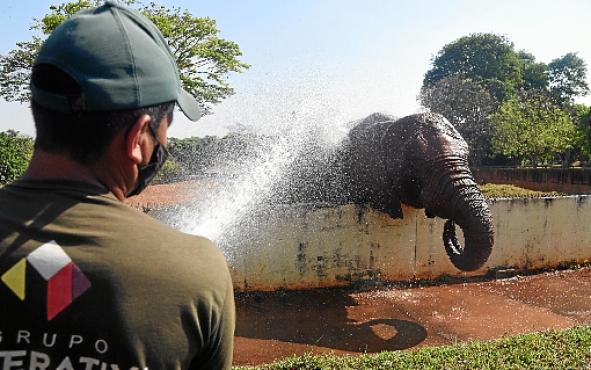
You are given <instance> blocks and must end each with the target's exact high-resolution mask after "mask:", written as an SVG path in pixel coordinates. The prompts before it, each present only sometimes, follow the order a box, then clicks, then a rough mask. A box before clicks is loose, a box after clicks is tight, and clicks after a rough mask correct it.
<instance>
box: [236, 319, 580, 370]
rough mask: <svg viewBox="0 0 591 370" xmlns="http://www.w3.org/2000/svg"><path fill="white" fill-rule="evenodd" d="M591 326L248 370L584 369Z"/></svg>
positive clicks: (310, 359)
mask: <svg viewBox="0 0 591 370" xmlns="http://www.w3.org/2000/svg"><path fill="white" fill-rule="evenodd" d="M589 368H591V327H576V328H572V329H567V330H563V331H547V332H543V333H535V334H523V335H517V336H511V337H507V338H504V339H500V340H496V341H490V342H470V343H466V344H459V345H454V346H445V347H428V348H423V349H419V350H416V351H394V352H381V353H379V354H372V355H360V356H336V355H319V356H313V355H310V354H306V355H303V356H298V357H290V358H287V359H285V360H282V361H279V362H276V363H273V364H270V365H262V366H257V367H236V368H235V369H237V370H239V369H242V370H244V369H254V370H288V369H289V370H291V369H304V370H323V369H327V370H328V369H330V370H332V369H339V370H340V369H345V370H347V369H351V370H352V369H372V370H374V369H375V370H382V369H383V370H386V369H413V370H414V369H452V370H454V369H589Z"/></svg>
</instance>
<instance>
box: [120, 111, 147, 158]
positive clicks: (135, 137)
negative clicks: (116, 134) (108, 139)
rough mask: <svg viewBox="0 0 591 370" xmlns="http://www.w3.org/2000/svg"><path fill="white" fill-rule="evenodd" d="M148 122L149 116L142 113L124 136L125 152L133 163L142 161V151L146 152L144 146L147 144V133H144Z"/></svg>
mask: <svg viewBox="0 0 591 370" xmlns="http://www.w3.org/2000/svg"><path fill="white" fill-rule="evenodd" d="M148 124H150V116H149V115H147V114H142V115H141V116H140V117H139V118H138V119H137V121H135V123H134V124H133V126H131V129H130V130H129V132H128V133H127V137H126V138H125V144H126V148H125V149H126V153H127V156H128V157H129V159H131V160H132V161H133V162H134V163H136V164H140V163H143V162H145V161H144V153H146V149H145V146H146V144H147V140H148V139H149V138H148V135H144V134H145V133H146V131H147V130H148Z"/></svg>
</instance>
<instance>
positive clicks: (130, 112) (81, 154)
mask: <svg viewBox="0 0 591 370" xmlns="http://www.w3.org/2000/svg"><path fill="white" fill-rule="evenodd" d="M31 83H32V84H34V85H35V87H37V88H40V89H43V90H45V91H48V92H52V93H57V94H61V95H64V96H67V97H68V98H71V99H73V100H75V99H76V97H79V96H80V94H81V90H80V86H79V85H78V83H77V82H76V81H75V80H74V79H73V78H72V77H70V76H69V75H68V74H67V73H65V72H64V71H62V70H60V69H59V68H57V67H55V66H52V65H50V64H39V65H36V66H35V67H34V68H33V73H32V76H31ZM174 106H175V102H174V101H172V102H166V103H162V104H157V105H152V106H147V107H141V108H136V109H127V110H113V111H99V112H87V111H72V112H68V113H65V112H58V111H55V110H52V109H48V108H45V107H43V106H41V105H39V104H38V103H36V102H35V101H32V104H31V110H32V112H33V119H34V121H35V128H36V131H37V136H36V138H35V148H36V149H40V150H43V151H46V152H49V153H62V154H66V155H68V156H69V157H70V158H71V159H73V160H75V161H77V162H79V163H81V164H85V165H89V164H92V163H94V162H96V161H97V160H98V159H99V158H100V157H101V155H102V154H103V153H104V151H105V149H106V147H107V146H108V144H109V143H110V142H111V141H112V140H113V138H114V137H115V135H116V134H117V133H119V132H120V131H122V130H125V129H129V128H130V127H131V126H132V125H133V124H134V123H135V122H137V119H138V118H139V117H140V116H141V115H143V114H147V115H149V116H150V117H151V121H150V124H151V125H152V128H153V129H154V130H157V129H158V125H159V124H160V122H161V121H162V119H163V118H164V117H165V116H168V117H169V120H170V121H172V114H173V111H174Z"/></svg>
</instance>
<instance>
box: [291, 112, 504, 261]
mask: <svg viewBox="0 0 591 370" xmlns="http://www.w3.org/2000/svg"><path fill="white" fill-rule="evenodd" d="M294 169H297V173H296V172H294V173H292V176H290V178H291V179H292V180H291V183H290V184H283V185H282V186H284V188H287V189H290V191H289V194H286V193H283V194H281V196H280V197H281V198H282V199H283V201H289V202H299V203H301V202H305V203H330V204H345V203H350V202H354V203H357V204H367V205H369V206H371V207H372V208H374V209H376V210H379V211H382V212H385V213H387V214H389V215H390V216H391V217H393V218H402V217H403V214H402V209H401V203H404V204H407V205H410V206H412V207H415V208H425V213H426V214H427V216H428V217H435V216H437V217H441V218H444V219H448V221H447V222H446V224H445V227H444V233H443V242H444V246H445V250H446V252H447V254H448V256H449V258H450V260H451V262H452V263H453V264H454V265H455V266H456V267H457V268H458V269H460V270H463V271H472V270H476V269H478V268H480V267H481V266H482V265H483V264H484V263H485V262H486V260H487V259H488V257H489V256H490V253H491V251H492V246H493V243H494V227H493V220H492V215H491V212H490V210H489V208H488V205H487V204H486V201H485V200H484V197H483V196H482V193H481V192H480V190H479V188H478V186H477V184H476V182H475V181H474V178H473V177H472V173H471V172H470V169H469V168H468V145H467V144H466V141H465V140H464V139H463V138H462V137H461V136H460V134H459V133H458V132H457V131H456V129H455V128H454V127H453V126H452V125H451V124H450V123H449V122H448V121H447V120H446V119H445V118H444V117H443V116H441V115H437V114H432V113H422V114H415V115H411V116H407V117H404V118H402V119H399V120H396V119H395V118H393V117H391V116H387V115H384V114H380V113H374V114H372V115H370V116H368V117H366V118H364V119H362V120H360V121H358V122H357V123H356V125H355V126H354V127H353V128H352V129H351V131H350V133H349V136H348V140H347V141H346V142H345V143H344V145H343V146H342V147H341V148H340V149H339V151H338V152H335V153H332V154H331V155H328V156H325V158H323V160H322V164H320V163H316V164H315V165H310V163H306V165H304V166H302V165H301V163H300V164H296V165H295V166H294ZM285 185H287V187H285ZM455 223H457V224H458V225H459V226H460V227H461V228H462V231H463V232H464V238H465V246H464V247H463V248H462V247H461V246H460V245H459V243H458V241H457V239H456V236H455Z"/></svg>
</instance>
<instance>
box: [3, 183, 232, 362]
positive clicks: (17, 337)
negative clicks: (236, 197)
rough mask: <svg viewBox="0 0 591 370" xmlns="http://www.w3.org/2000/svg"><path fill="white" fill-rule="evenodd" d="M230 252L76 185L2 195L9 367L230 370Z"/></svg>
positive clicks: (31, 187)
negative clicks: (225, 251) (228, 265)
mask: <svg viewBox="0 0 591 370" xmlns="http://www.w3.org/2000/svg"><path fill="white" fill-rule="evenodd" d="M234 320H235V313H234V295H233V289H232V282H231V279H230V274H229V271H228V267H227V264H226V261H225V259H224V256H223V254H222V253H221V252H220V251H219V250H218V249H217V248H215V247H214V246H213V244H212V243H211V242H210V241H208V240H207V239H205V238H201V237H197V236H192V235H188V234H184V233H181V232H178V231H175V230H172V229H171V228H169V227H167V226H165V225H163V224H161V223H159V222H158V221H156V220H154V219H152V218H151V217H149V216H147V215H145V214H143V213H141V212H138V211H136V210H134V209H132V208H130V207H129V206H127V205H125V204H123V203H121V202H119V201H118V200H117V199H116V198H115V197H114V196H113V195H112V194H110V193H108V192H107V191H106V190H104V189H101V188H100V187H96V186H93V185H89V184H83V183H74V182H49V181H43V182H41V181H22V180H21V181H17V182H15V183H13V184H10V185H7V186H5V187H4V188H2V189H0V368H1V369H36V370H37V369H39V370H41V369H77V370H78V369H81V370H117V369H119V370H124V369H125V370H129V369H138V370H142V369H152V370H157V369H228V368H230V366H231V362H232V343H233V335H234Z"/></svg>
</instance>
